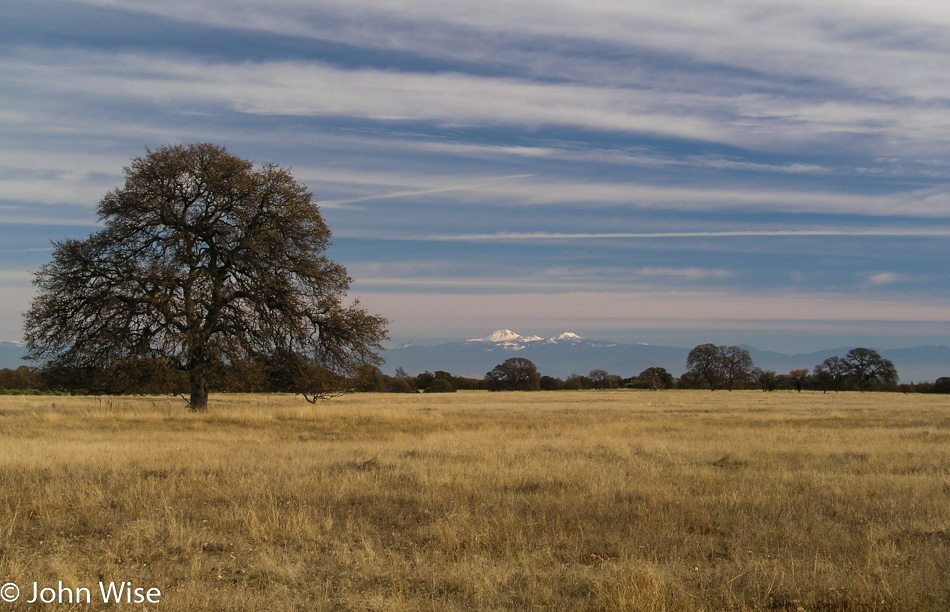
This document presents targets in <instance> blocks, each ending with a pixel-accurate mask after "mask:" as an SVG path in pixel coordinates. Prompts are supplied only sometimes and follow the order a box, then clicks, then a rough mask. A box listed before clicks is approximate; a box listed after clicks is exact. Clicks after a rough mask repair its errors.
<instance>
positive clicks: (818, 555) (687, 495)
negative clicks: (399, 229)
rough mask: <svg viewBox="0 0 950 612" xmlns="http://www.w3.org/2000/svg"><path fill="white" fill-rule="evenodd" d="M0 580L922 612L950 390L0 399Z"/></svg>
mask: <svg viewBox="0 0 950 612" xmlns="http://www.w3.org/2000/svg"><path fill="white" fill-rule="evenodd" d="M59 581H62V590H59V586H60V585H59ZM6 582H12V583H14V584H16V585H18V586H19V589H20V594H21V597H20V599H19V600H18V601H17V602H16V603H13V604H4V603H0V609H16V610H99V609H108V610H114V609H119V610H363V611H369V610H375V611H383V610H405V611H409V610H533V609H551V610H670V611H673V610H683V611H701V610H783V611H784V610H793V611H797V610H826V611H830V610H848V611H861V610H894V611H909V610H934V611H938V610H939V611H941V612H944V611H946V610H948V609H950V397H948V396H935V395H934V396H924V395H900V394H859V393H840V394H827V395H822V394H820V393H802V394H795V393H771V394H765V393H761V392H735V393H728V392H716V393H709V392H699V391H696V392H690V391H670V392H659V393H650V392H576V393H571V392H559V393H544V392H540V393H458V394H447V395H353V396H347V397H343V398H339V399H335V400H332V401H330V402H328V403H323V404H319V405H317V406H310V405H309V404H307V403H305V402H304V401H303V400H300V399H295V398H293V397H289V396H251V395H242V396H213V397H212V404H211V410H210V412H208V413H207V414H198V415H195V414H190V413H188V412H187V411H186V410H185V407H184V405H183V402H182V401H181V400H180V399H174V398H152V397H144V398H142V397H135V398H131V397H122V398H69V397H9V396H0V584H2V583H6ZM100 582H103V583H104V584H107V583H109V582H115V583H116V584H119V583H121V582H130V583H132V586H133V587H135V588H140V589H142V590H140V591H138V592H137V593H138V594H139V595H142V594H143V593H145V592H146V590H147V589H148V588H156V589H160V591H161V597H160V599H159V601H160V603H149V602H148V601H143V602H141V603H123V604H120V605H118V606H117V605H115V604H114V603H104V602H103V601H102V597H101V595H100V591H99V586H98V585H99V583H100ZM34 583H36V584H37V585H38V587H39V588H40V589H43V588H47V589H48V590H47V591H45V592H44V593H45V597H46V598H51V597H52V594H53V593H54V590H53V589H57V590H56V596H55V599H54V601H52V602H51V603H41V602H37V603H34V604H28V603H26V600H28V599H29V598H31V597H32V592H33V588H34V587H33V584H34ZM4 588H5V589H9V587H4ZM81 588H86V589H88V592H89V593H90V596H89V597H88V600H89V603H86V600H85V599H82V597H84V596H85V592H83V591H79V592H78V595H79V597H80V601H79V603H76V601H75V600H74V601H73V603H72V604H70V603H69V602H68V601H67V600H66V597H67V596H69V595H73V596H74V595H76V594H77V591H76V590H77V589H81ZM11 592H12V591H8V590H4V591H3V592H2V594H9V593H11ZM123 601H126V600H123ZM134 601H136V600H135V599H134V598H133V602H134ZM4 606H6V607H4Z"/></svg>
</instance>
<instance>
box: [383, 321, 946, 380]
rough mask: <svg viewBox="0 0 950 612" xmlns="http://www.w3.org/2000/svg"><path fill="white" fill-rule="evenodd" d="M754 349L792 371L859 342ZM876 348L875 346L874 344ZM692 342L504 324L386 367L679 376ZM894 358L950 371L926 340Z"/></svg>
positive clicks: (933, 374)
mask: <svg viewBox="0 0 950 612" xmlns="http://www.w3.org/2000/svg"><path fill="white" fill-rule="evenodd" d="M743 348H745V349H747V350H748V351H749V353H750V354H751V356H752V360H753V362H754V363H755V365H756V366H758V367H760V368H762V369H764V370H774V371H776V372H778V373H782V374H784V373H787V372H790V371H791V370H795V369H799V368H809V369H811V368H814V367H815V366H816V365H817V364H819V363H821V362H822V361H824V360H825V359H827V358H828V357H832V356H836V355H837V356H843V355H845V354H846V353H847V352H848V350H850V349H851V348H854V347H840V348H833V349H828V350H824V351H816V352H814V353H807V354H799V355H786V354H784V353H778V352H774V351H760V350H757V349H755V348H753V347H751V346H745V347H743ZM871 348H873V347H871ZM690 350H691V349H690V348H683V347H672V346H654V345H647V344H620V343H612V342H604V341H600V340H591V339H588V338H582V337H581V336H579V335H577V334H574V333H571V332H564V333H562V334H559V335H557V336H552V337H550V338H542V337H541V336H535V335H530V336H522V335H521V334H519V333H516V332H514V331H512V330H510V329H499V330H496V331H493V332H492V333H490V334H488V335H487V336H484V337H482V338H473V339H470V340H463V341H459V342H448V343H445V344H439V345H436V346H415V345H411V344H410V345H403V346H400V347H398V348H392V349H389V350H387V351H385V352H384V353H383V355H382V356H383V358H384V359H385V360H386V364H385V365H384V366H383V371H384V372H385V373H387V374H394V373H395V370H396V368H400V367H401V368H403V369H404V370H405V371H406V372H408V373H410V374H413V375H415V374H418V373H420V372H424V371H427V370H428V371H430V372H435V371H436V370H445V371H447V372H451V373H452V374H455V375H456V376H467V377H473V378H481V377H482V376H484V375H485V373H486V372H488V371H489V370H491V369H492V368H494V367H495V366H496V365H498V364H499V363H502V362H503V361H504V360H506V359H508V358H509V357H523V358H525V359H530V360H531V361H532V362H533V363H534V364H535V365H536V366H537V367H538V370H539V371H540V372H541V374H543V375H547V376H557V377H559V378H564V377H567V376H570V375H571V374H587V373H589V372H590V371H591V370H595V369H602V370H606V371H608V372H610V373H611V374H618V375H620V376H624V377H626V376H635V375H637V374H639V373H640V372H642V371H643V370H645V369H647V368H650V367H661V368H665V369H666V370H667V371H668V372H669V373H670V374H672V375H673V376H680V375H681V374H682V373H683V372H684V370H685V369H686V357H687V355H689V351H690ZM880 353H881V355H882V356H883V357H884V358H886V359H890V360H892V361H893V362H894V365H895V366H896V367H897V371H898V374H900V377H901V381H903V382H912V381H933V380H936V379H937V378H939V377H941V376H950V347H946V346H929V347H928V346H920V347H914V348H907V349H891V350H882V351H880Z"/></svg>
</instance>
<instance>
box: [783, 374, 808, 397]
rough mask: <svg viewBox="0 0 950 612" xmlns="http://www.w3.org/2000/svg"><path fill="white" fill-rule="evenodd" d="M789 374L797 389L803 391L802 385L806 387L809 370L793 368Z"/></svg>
mask: <svg viewBox="0 0 950 612" xmlns="http://www.w3.org/2000/svg"><path fill="white" fill-rule="evenodd" d="M788 376H789V378H790V379H791V381H792V385H793V386H794V387H795V390H796V391H798V392H799V393H801V392H802V387H804V386H805V383H806V382H808V370H807V369H804V370H792V371H791V372H789V373H788Z"/></svg>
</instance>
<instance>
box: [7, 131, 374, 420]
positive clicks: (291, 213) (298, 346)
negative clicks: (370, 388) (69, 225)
mask: <svg viewBox="0 0 950 612" xmlns="http://www.w3.org/2000/svg"><path fill="white" fill-rule="evenodd" d="M125 177H126V178H125V185H124V186H123V187H121V188H118V189H115V190H113V191H111V192H109V193H108V194H106V196H105V197H104V198H103V199H102V201H101V202H100V203H99V208H98V213H99V218H100V220H101V221H103V222H104V223H105V228H104V229H103V230H101V231H99V232H97V233H95V234H93V235H91V236H90V237H88V238H87V239H85V240H64V241H62V242H58V243H55V245H54V246H55V250H54V253H53V261H52V262H50V263H48V264H46V265H45V266H43V268H42V269H41V270H40V271H39V272H38V273H37V275H36V278H35V280H34V284H35V285H36V287H37V290H38V293H37V296H36V298H35V299H34V300H33V302H32V304H31V306H30V309H29V311H28V312H27V313H26V321H25V327H26V342H27V346H28V349H29V357H30V358H32V359H39V360H44V361H47V362H48V364H51V365H54V366H59V367H76V368H82V367H109V366H110V365H111V364H114V363H116V362H117V361H120V360H123V359H127V358H130V357H142V358H160V357H161V358H170V359H172V360H173V361H174V362H175V363H176V364H177V366H178V367H180V368H181V369H182V370H184V371H185V372H187V375H188V379H189V384H190V388H191V400H190V407H191V409H192V410H195V411H202V410H206V409H207V404H208V392H209V378H210V376H211V374H212V372H213V371H214V369H215V368H217V367H220V366H222V365H226V364H227V363H228V362H229V361H234V360H239V359H245V358H253V359H260V360H262V361H266V362H267V363H268V364H269V366H270V367H272V368H277V369H279V370H282V371H284V372H285V373H286V375H287V376H288V377H290V378H291V379H292V381H293V382H294V384H295V385H296V386H297V387H298V389H297V390H298V391H300V392H305V393H307V394H308V395H307V397H308V399H311V398H313V397H314V395H317V396H319V395H321V394H323V393H326V392H328V391H329V390H330V389H331V388H332V387H334V386H336V385H338V384H339V381H340V380H341V379H342V378H343V377H345V376H348V375H351V374H353V373H354V372H355V371H356V370H357V368H358V367H359V366H362V365H367V364H372V365H375V364H379V363H381V359H380V358H379V356H378V354H377V352H376V351H377V350H380V349H381V344H380V343H381V341H382V340H383V339H385V337H386V325H387V321H386V319H384V318H382V317H379V316H375V315H371V314H369V313H367V312H366V311H365V310H364V309H363V308H361V307H360V306H359V304H358V303H353V304H351V305H344V304H343V298H344V296H345V294H346V292H347V291H348V289H349V286H350V283H351V282H352V280H351V279H350V278H349V277H348V276H347V274H346V270H345V269H344V268H343V266H340V265H339V264H336V263H334V262H333V261H331V260H329V259H328V258H327V257H326V256H325V251H326V249H327V246H328V245H329V238H330V230H329V228H328V227H327V226H326V224H325V223H324V221H323V218H322V217H321V215H320V212H319V210H318V208H317V206H316V205H315V204H314V203H313V202H312V194H311V193H310V192H309V191H308V190H307V188H306V187H305V186H303V185H301V184H299V183H297V182H296V181H295V180H294V179H293V177H292V176H291V175H290V173H289V172H287V171H286V170H284V169H282V168H280V167H278V166H276V165H273V164H264V165H263V166H261V167H259V168H255V167H254V166H253V164H252V163H251V162H249V161H246V160H243V159H240V158H238V157H235V156H233V155H230V154H229V153H228V152H227V151H226V150H225V149H224V148H223V147H219V146H215V145H212V144H195V145H190V146H174V147H165V148H161V149H158V150H156V151H148V154H147V155H145V156H143V157H139V158H136V159H134V160H133V161H132V163H131V165H130V166H129V167H127V168H125Z"/></svg>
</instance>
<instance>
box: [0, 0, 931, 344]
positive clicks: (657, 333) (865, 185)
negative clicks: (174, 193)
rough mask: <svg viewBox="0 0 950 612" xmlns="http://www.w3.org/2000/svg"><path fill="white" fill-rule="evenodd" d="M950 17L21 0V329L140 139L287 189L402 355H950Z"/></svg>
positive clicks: (4, 164)
mask: <svg viewBox="0 0 950 612" xmlns="http://www.w3.org/2000/svg"><path fill="white" fill-rule="evenodd" d="M948 66H950V4H948V3H946V2H942V1H941V2H938V1H936V0H933V1H924V0H904V1H903V2H900V3H896V2H893V1H892V0H888V1H883V0H821V1H820V2H819V1H817V0H794V1H790V0H770V2H767V3H765V2H761V0H723V1H722V2H716V3H710V2H704V1H700V0H662V1H661V0H656V1H653V0H645V1H639V2H630V1H629V0H584V1H579V0H578V1H575V0H543V1H540V0H480V1H479V2H477V3H476V2H470V1H460V0H439V1H438V2H433V1H431V0H399V1H394V0H321V1H319V2H313V1H309V0H269V1H268V2H266V3H264V2H258V1H251V0H235V1H229V2H225V1H221V0H217V1H213V0H163V1H162V2H155V1H154V0H124V1H112V0H73V1H64V0H48V1H46V0H36V1H30V2H27V1H19V0H12V1H9V2H4V3H0V83H2V86H0V295H2V299H0V340H9V341H17V340H20V339H21V338H22V334H23V330H22V316H21V315H22V313H23V311H25V310H26V308H27V307H28V306H29V302H30V299H31V297H32V295H33V289H32V285H31V282H30V281H31V278H32V274H33V272H35V271H36V270H37V269H38V268H39V267H40V266H41V265H43V263H45V262H47V261H48V260H49V259H50V256H51V253H52V241H56V240H62V239H64V238H81V237H84V236H87V235H89V234H90V233H92V232H94V231H96V230H97V229H98V228H99V227H101V225H100V221H99V219H98V217H97V215H96V206H97V204H98V201H99V200H100V198H101V197H102V196H103V195H104V194H105V193H106V192H107V191H109V190H110V189H113V188H115V187H117V186H120V185H121V184H122V182H123V174H122V168H123V167H124V166H127V165H128V163H129V161H130V160H131V159H133V158H135V157H137V156H141V155H144V154H145V153H146V151H147V150H148V149H156V148H159V147H162V146H165V145H170V144H190V143H194V142H213V143H215V144H219V145H224V146H225V147H227V148H228V150H229V151H230V152H231V153H233V154H236V155H238V156H240V157H244V158H246V159H250V160H253V161H255V162H256V163H263V162H272V163H276V164H278V165H280V166H282V167H285V168H288V169H290V171H291V172H292V173H293V175H294V177H295V178H296V179H297V180H298V181H300V182H302V183H304V184H305V185H307V186H308V188H309V189H310V190H311V191H312V192H313V194H314V196H313V197H314V201H315V202H316V203H317V204H318V205H319V206H320V209H321V213H322V214H323V216H324V218H325V220H326V221H327V223H328V224H329V226H330V228H331V230H332V231H333V239H332V242H333V244H332V246H331V248H330V250H329V253H328V254H329V256H330V257H331V258H332V259H334V260H335V261H337V262H339V263H341V264H343V265H344V266H346V268H347V270H348V271H349V273H350V275H351V276H352V277H353V278H354V283H353V286H352V293H351V297H352V298H354V299H355V298H358V299H359V300H360V302H361V303H362V304H363V305H364V306H365V307H367V308H368V309H369V310H371V311H372V312H374V313H378V314H382V315H384V316H386V317H388V318H389V319H390V320H391V323H390V334H391V337H392V342H393V343H394V344H398V343H402V342H409V341H415V342H438V341H441V340H449V339H463V338H474V337H480V336H484V335H486V334H487V333H488V332H490V331H492V330H494V329H498V328H510V329H513V330H515V331H516V332H519V333H522V334H525V335H532V334H538V335H555V334H558V333H561V332H565V331H571V332H575V333H579V334H581V335H583V336H586V337H590V338H595V339H605V340H615V341H623V342H647V343H650V344H665V345H670V346H684V347H689V346H693V345H695V344H700V343H705V342H714V343H717V344H749V345H753V346H756V347H757V348H762V349H770V350H780V351H783V352H789V353H791V352H806V351H811V350H819V349H825V348H831V347H838V346H848V345H850V346H857V345H862V346H872V347H875V348H897V347H903V346H915V345H920V344H950V299H948V298H950V258H948V246H950V146H948V145H950V70H948Z"/></svg>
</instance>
